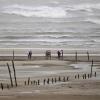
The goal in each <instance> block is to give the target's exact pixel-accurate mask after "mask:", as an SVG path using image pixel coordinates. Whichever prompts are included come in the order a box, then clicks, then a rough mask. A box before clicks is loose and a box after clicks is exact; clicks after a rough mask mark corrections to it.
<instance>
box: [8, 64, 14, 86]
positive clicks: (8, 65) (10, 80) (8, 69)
mask: <svg viewBox="0 0 100 100" xmlns="http://www.w3.org/2000/svg"><path fill="white" fill-rule="evenodd" d="M7 67H8V71H9V76H10V82H11V86H12V87H13V81H12V76H11V70H10V67H9V64H8V63H7Z"/></svg>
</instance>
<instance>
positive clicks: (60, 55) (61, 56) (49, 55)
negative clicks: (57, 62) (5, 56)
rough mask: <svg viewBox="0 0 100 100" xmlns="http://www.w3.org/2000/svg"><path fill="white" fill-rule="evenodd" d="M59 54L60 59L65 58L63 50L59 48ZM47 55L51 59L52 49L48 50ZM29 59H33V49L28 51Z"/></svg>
mask: <svg viewBox="0 0 100 100" xmlns="http://www.w3.org/2000/svg"><path fill="white" fill-rule="evenodd" d="M57 55H58V59H60V58H62V59H63V50H58V51H57ZM46 57H47V58H50V59H51V51H50V50H47V51H46ZM28 59H29V60H31V59H32V51H31V50H30V51H29V52H28Z"/></svg>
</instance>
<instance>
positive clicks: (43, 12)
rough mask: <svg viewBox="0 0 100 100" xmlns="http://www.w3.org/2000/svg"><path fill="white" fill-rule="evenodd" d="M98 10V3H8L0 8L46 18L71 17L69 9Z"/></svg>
mask: <svg viewBox="0 0 100 100" xmlns="http://www.w3.org/2000/svg"><path fill="white" fill-rule="evenodd" d="M94 9H98V10H100V3H98V4H97V3H96V4H78V5H67V4H66V5H65V6H61V5H59V6H47V5H44V6H26V5H18V4H14V5H9V6H6V7H3V8H2V12H3V13H7V14H15V15H21V16H25V17H47V18H66V17H73V16H72V15H71V14H70V12H71V11H81V12H87V14H89V13H91V14H93V10H94Z"/></svg>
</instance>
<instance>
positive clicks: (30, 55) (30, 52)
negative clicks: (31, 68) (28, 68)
mask: <svg viewBox="0 0 100 100" xmlns="http://www.w3.org/2000/svg"><path fill="white" fill-rule="evenodd" d="M31 58H32V51H31V50H30V51H29V52H28V59H31Z"/></svg>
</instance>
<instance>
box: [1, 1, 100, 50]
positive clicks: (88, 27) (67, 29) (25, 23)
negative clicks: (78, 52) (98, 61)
mask: <svg viewBox="0 0 100 100" xmlns="http://www.w3.org/2000/svg"><path fill="white" fill-rule="evenodd" d="M0 48H33V49H34V48H66V49H91V50H92V49H95V50H100V0H0Z"/></svg>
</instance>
